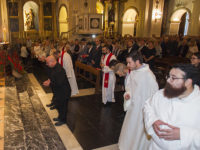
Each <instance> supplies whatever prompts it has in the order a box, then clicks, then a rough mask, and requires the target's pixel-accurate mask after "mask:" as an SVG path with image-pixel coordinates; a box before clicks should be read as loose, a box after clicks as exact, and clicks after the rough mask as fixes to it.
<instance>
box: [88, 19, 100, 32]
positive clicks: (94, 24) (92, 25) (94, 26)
mask: <svg viewBox="0 0 200 150" xmlns="http://www.w3.org/2000/svg"><path fill="white" fill-rule="evenodd" d="M99 27H100V18H90V28H91V29H98V28H99Z"/></svg>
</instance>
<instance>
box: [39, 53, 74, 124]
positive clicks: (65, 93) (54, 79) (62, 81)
mask: <svg viewBox="0 0 200 150" xmlns="http://www.w3.org/2000/svg"><path fill="white" fill-rule="evenodd" d="M46 64H47V66H48V67H49V79H48V80H46V81H44V82H43V85H44V86H51V88H52V89H53V97H54V98H55V100H54V105H55V107H56V109H57V110H58V118H53V120H54V121H57V122H56V123H55V126H60V125H62V124H65V123H66V117H67V105H68V100H69V98H70V96H71V88H70V85H69V81H68V79H67V76H66V73H65V70H64V69H63V67H62V66H61V65H60V64H59V63H57V61H56V59H55V57H54V56H48V57H47V58H46Z"/></svg>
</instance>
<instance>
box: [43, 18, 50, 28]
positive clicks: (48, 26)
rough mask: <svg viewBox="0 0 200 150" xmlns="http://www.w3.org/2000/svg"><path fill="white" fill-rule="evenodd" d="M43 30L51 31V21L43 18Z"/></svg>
mask: <svg viewBox="0 0 200 150" xmlns="http://www.w3.org/2000/svg"><path fill="white" fill-rule="evenodd" d="M44 30H45V31H52V19H51V18H44Z"/></svg>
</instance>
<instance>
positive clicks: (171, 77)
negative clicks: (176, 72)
mask: <svg viewBox="0 0 200 150" xmlns="http://www.w3.org/2000/svg"><path fill="white" fill-rule="evenodd" d="M167 79H170V80H172V81H174V80H178V79H184V80H185V78H177V77H173V76H170V75H167V76H166V80H167Z"/></svg>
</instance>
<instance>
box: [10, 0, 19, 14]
mask: <svg viewBox="0 0 200 150" xmlns="http://www.w3.org/2000/svg"><path fill="white" fill-rule="evenodd" d="M8 13H9V16H18V3H17V2H9V3H8Z"/></svg>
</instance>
